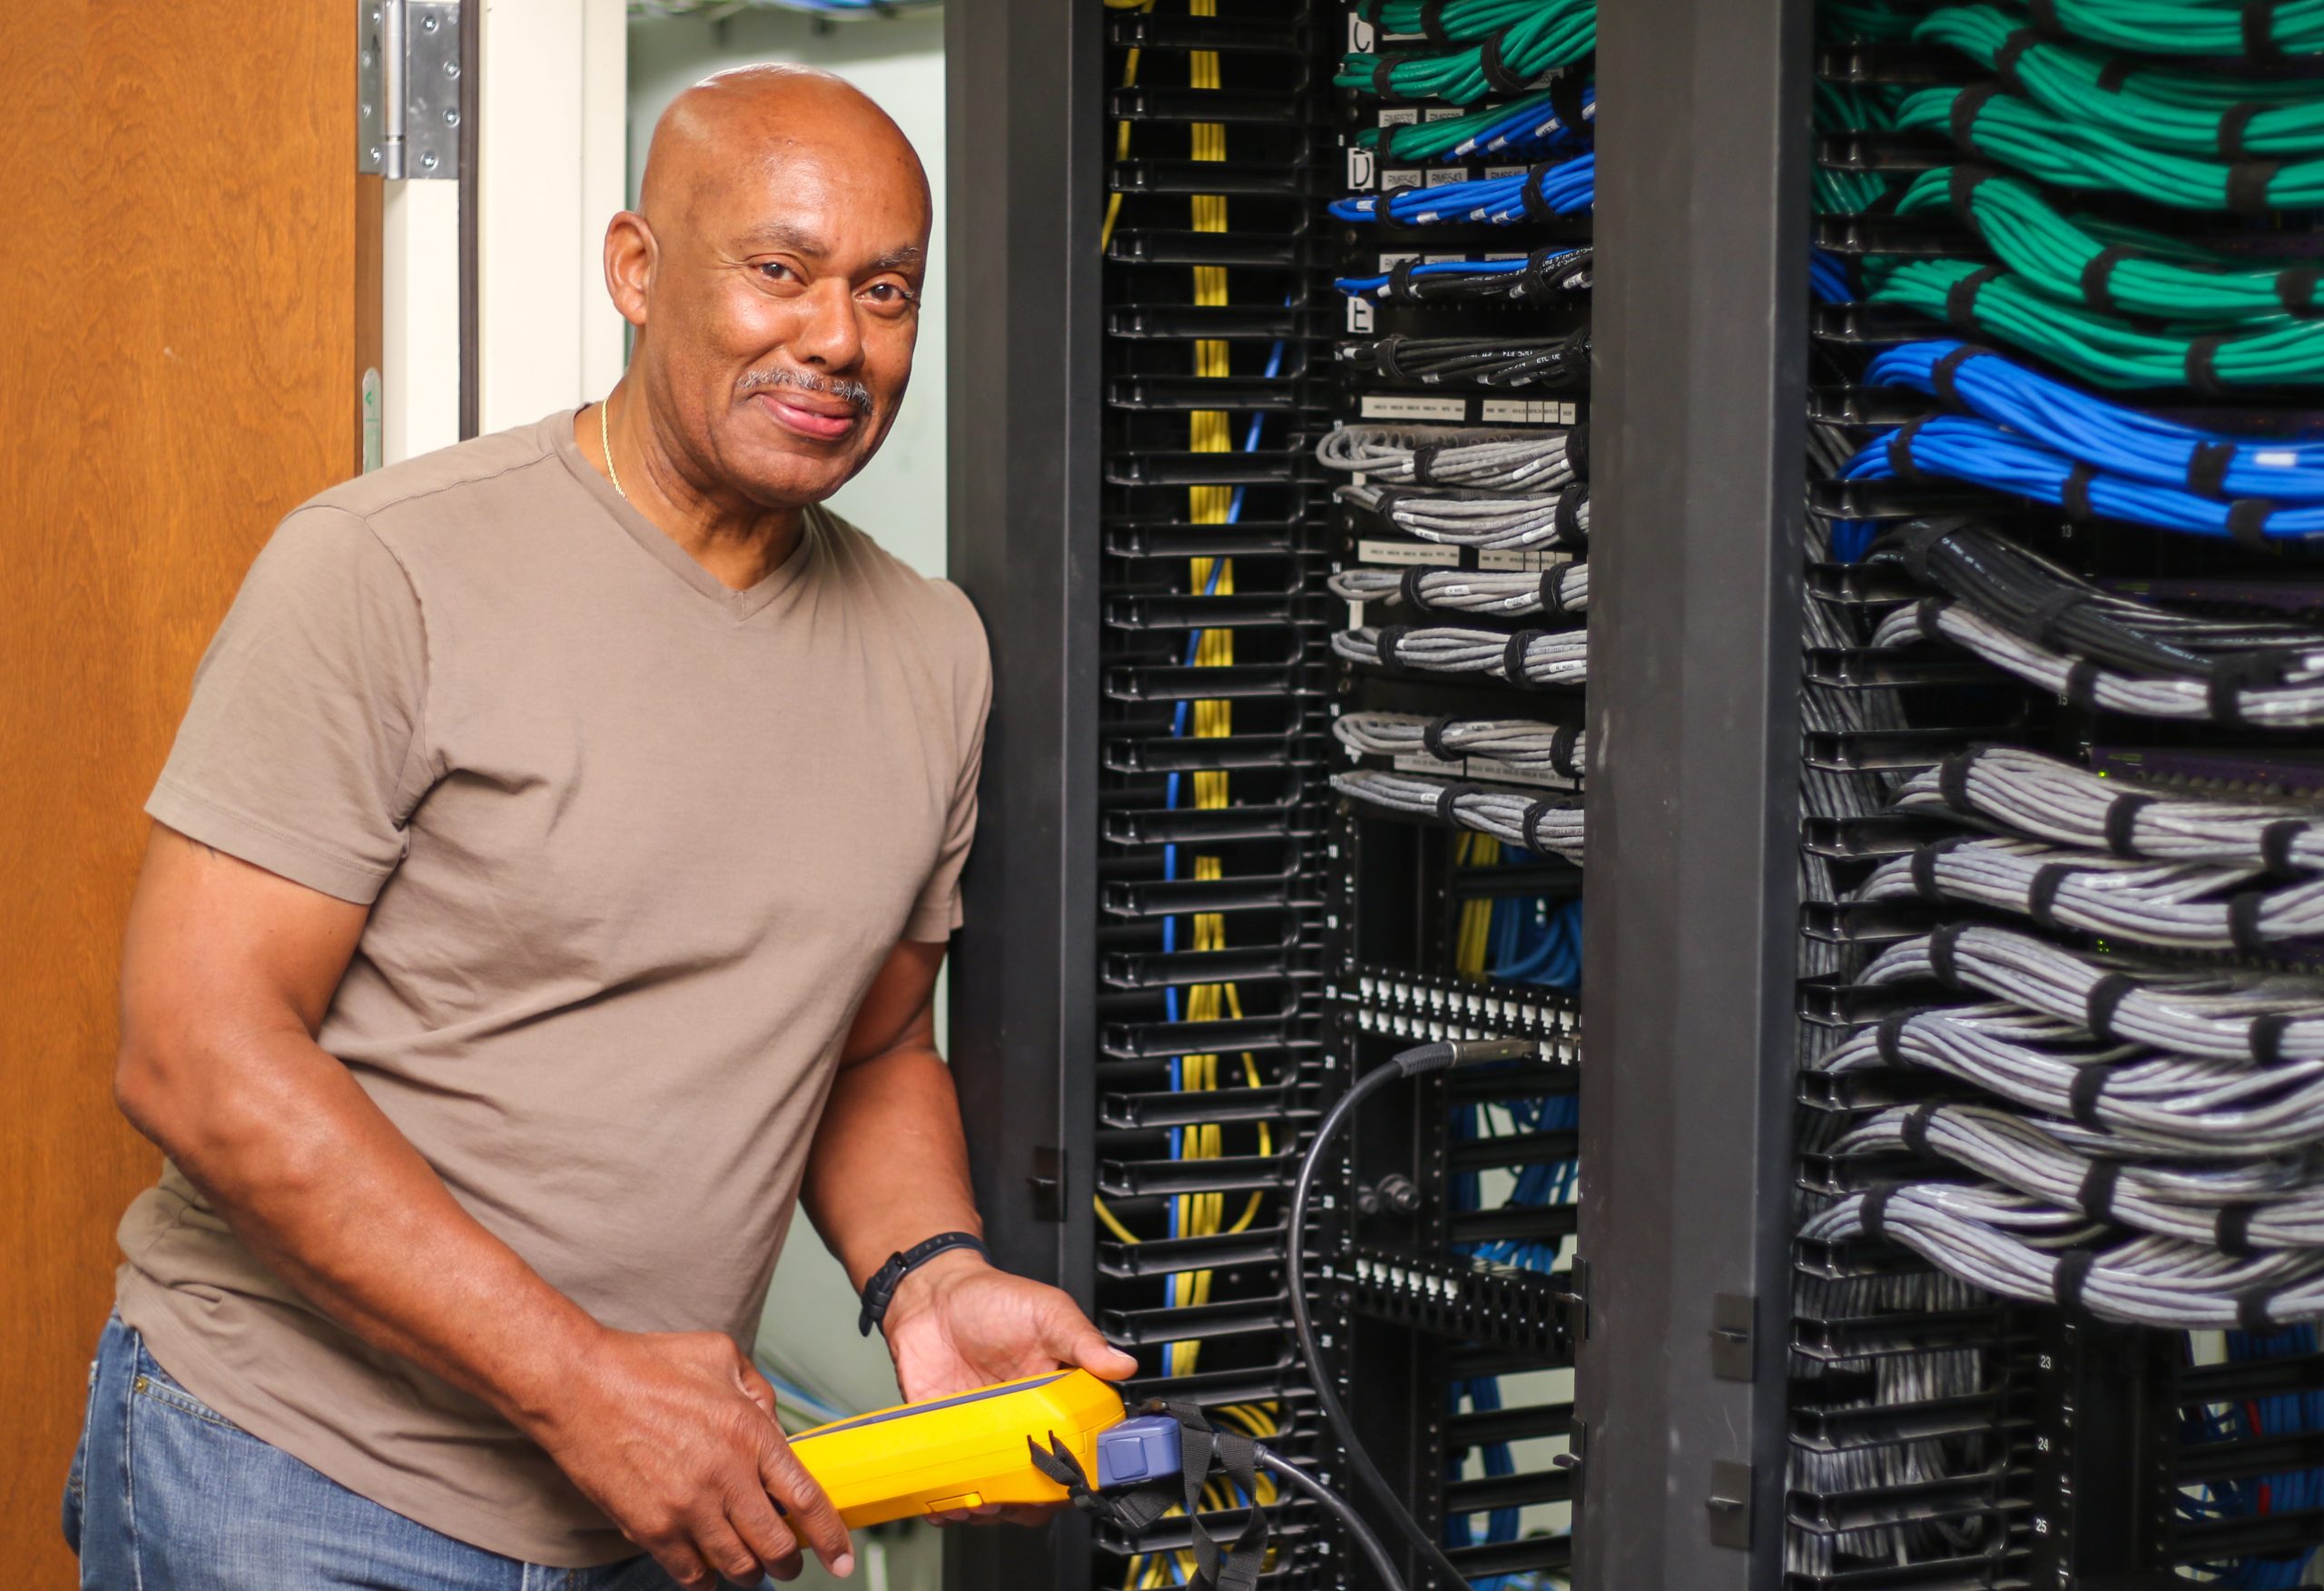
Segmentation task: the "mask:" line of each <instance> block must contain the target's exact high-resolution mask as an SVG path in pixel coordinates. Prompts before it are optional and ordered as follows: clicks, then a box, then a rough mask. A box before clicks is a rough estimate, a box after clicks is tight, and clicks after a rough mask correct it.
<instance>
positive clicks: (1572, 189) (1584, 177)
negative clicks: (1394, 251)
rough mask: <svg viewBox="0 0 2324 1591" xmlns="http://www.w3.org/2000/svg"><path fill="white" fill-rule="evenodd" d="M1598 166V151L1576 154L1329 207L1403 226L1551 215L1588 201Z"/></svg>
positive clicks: (1350, 216) (1344, 216)
mask: <svg viewBox="0 0 2324 1591" xmlns="http://www.w3.org/2000/svg"><path fill="white" fill-rule="evenodd" d="M1597 172H1598V157H1597V156H1596V155H1595V154H1580V155H1576V156H1574V157H1573V158H1572V159H1571V160H1569V161H1561V162H1555V163H1549V162H1541V163H1537V164H1534V165H1530V166H1527V167H1526V168H1525V170H1524V172H1522V173H1521V174H1519V175H1515V176H1509V177H1485V178H1481V179H1479V180H1478V181H1476V182H1439V183H1438V184H1436V185H1435V186H1434V187H1433V188H1393V189H1391V190H1389V191H1388V192H1386V193H1360V194H1354V195H1352V196H1351V197H1349V198H1346V199H1335V200H1334V201H1332V203H1331V207H1330V208H1331V212H1332V214H1333V216H1334V217H1335V218H1336V219H1338V220H1340V221H1381V220H1386V221H1394V222H1395V223H1396V224H1397V225H1399V226H1407V227H1423V226H1442V225H1448V224H1455V223H1460V222H1468V221H1483V222H1485V223H1487V224H1489V225H1492V226H1514V225H1516V224H1517V223H1518V222H1520V221H1559V220H1561V219H1563V218H1564V217H1566V216H1569V215H1576V214H1579V213H1581V211H1585V210H1588V209H1589V208H1590V205H1591V204H1592V202H1593V201H1594V198H1595V194H1596V192H1597ZM1383 207H1384V208H1383Z"/></svg>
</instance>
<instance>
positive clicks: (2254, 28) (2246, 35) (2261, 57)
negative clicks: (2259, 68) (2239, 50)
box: [2241, 0, 2284, 65]
mask: <svg viewBox="0 0 2324 1591" xmlns="http://www.w3.org/2000/svg"><path fill="white" fill-rule="evenodd" d="M2241 21H2242V24H2243V54H2244V55H2245V56H2246V57H2247V58H2248V59H2250V60H2253V61H2258V62H2262V63H2264V64H2269V65H2273V64H2276V63H2278V62H2280V61H2281V60H2282V59H2283V58H2284V53H2283V50H2282V49H2281V47H2280V46H2279V45H2278V44H2277V43H2276V0H2249V3H2248V4H2246V5H2244V7H2243V11H2242V16H2241Z"/></svg>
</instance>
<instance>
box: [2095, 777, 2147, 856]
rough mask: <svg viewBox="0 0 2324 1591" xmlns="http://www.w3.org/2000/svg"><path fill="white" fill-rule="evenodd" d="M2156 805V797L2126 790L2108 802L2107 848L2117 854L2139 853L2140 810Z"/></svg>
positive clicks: (2129, 854) (2130, 854)
mask: <svg viewBox="0 0 2324 1591" xmlns="http://www.w3.org/2000/svg"><path fill="white" fill-rule="evenodd" d="M2152 805H2154V798H2153V797H2152V796H2150V795H2140V794H2138V793H2136V792H2135V791H2124V792H2123V793H2122V794H2121V795H2118V796H2116V797H2115V798H2114V799H2113V800H2111V801H2109V802H2107V803H2106V849H2107V850H2111V851H2112V852H2113V853H2114V854H2115V855H2116V856H2123V857H2131V856H2136V855H2138V853H2139V848H2138V821H2139V813H2140V811H2141V810H2142V809H2144V808H2147V807H2151V806H2152Z"/></svg>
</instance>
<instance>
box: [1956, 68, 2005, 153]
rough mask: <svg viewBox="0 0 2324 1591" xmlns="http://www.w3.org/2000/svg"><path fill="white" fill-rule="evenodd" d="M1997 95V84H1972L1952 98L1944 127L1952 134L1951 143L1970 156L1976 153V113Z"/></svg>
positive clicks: (1999, 86)
mask: <svg viewBox="0 0 2324 1591" xmlns="http://www.w3.org/2000/svg"><path fill="white" fill-rule="evenodd" d="M1997 93H2001V84H2000V83H1971V84H1970V85H1969V86H1968V87H1966V88H1965V89H1963V90H1961V91H1960V92H1959V93H1956V94H1955V95H1954V96H1953V109H1952V112H1951V113H1950V114H1949V115H1947V116H1946V118H1945V127H1946V130H1947V131H1948V132H1950V133H1952V134H1953V142H1955V143H1957V144H1959V145H1960V146H1961V147H1962V148H1963V149H1965V150H1967V151H1968V152H1970V153H1971V154H1975V153H1976V152H1977V140H1976V132H1977V113H1979V112H1980V111H1983V110H1984V108H1985V102H1986V101H1988V100H1990V99H1992V98H1993V97H1994V95H1995V94H1997Z"/></svg>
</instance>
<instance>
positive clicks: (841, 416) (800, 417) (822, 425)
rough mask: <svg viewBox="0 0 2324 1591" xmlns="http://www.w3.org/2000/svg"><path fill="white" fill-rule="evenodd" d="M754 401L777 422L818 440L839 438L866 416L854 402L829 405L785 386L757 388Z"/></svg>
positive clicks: (833, 440)
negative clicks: (814, 400)
mask: <svg viewBox="0 0 2324 1591" xmlns="http://www.w3.org/2000/svg"><path fill="white" fill-rule="evenodd" d="M751 401H752V402H753V403H754V404H760V405H763V406H764V408H765V410H766V412H767V414H768V415H769V416H771V417H773V420H774V423H775V424H776V425H779V426H781V427H783V429H785V430H787V431H791V432H793V433H794V434H796V435H798V436H802V437H807V438H809V439H810V440H811V441H816V442H836V441H838V440H839V439H840V438H841V437H844V436H846V435H847V434H848V433H849V432H850V431H852V430H853V429H855V426H856V422H857V420H858V419H860V418H861V416H860V415H858V414H857V412H856V410H855V408H854V407H853V406H852V405H843V406H842V407H840V408H823V407H821V406H820V405H818V404H816V403H814V402H812V401H803V400H802V395H801V394H799V393H796V392H792V391H786V390H784V389H783V388H774V389H773V390H771V391H763V392H753V393H752V394H751Z"/></svg>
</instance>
